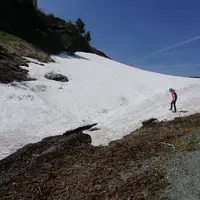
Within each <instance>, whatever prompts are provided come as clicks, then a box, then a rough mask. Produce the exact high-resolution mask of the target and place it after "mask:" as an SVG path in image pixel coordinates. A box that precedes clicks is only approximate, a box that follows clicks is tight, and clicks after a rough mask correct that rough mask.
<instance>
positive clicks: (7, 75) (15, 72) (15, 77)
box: [0, 46, 34, 83]
mask: <svg viewBox="0 0 200 200" xmlns="http://www.w3.org/2000/svg"><path fill="white" fill-rule="evenodd" d="M20 66H26V67H28V63H27V61H26V60H25V59H23V58H21V57H18V56H16V55H15V54H9V53H8V52H7V51H6V50H5V49H3V48H2V47H1V46H0V83H10V82H13V81H29V80H34V79H32V78H30V77H29V76H28V70H26V69H22V68H21V67H20Z"/></svg>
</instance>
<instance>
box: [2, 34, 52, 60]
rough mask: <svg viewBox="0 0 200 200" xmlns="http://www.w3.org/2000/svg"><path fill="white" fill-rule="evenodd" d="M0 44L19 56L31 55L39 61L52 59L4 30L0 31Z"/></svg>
mask: <svg viewBox="0 0 200 200" xmlns="http://www.w3.org/2000/svg"><path fill="white" fill-rule="evenodd" d="M0 46H1V47H3V48H5V49H6V50H7V51H8V52H9V53H11V54H15V55H16V56H19V57H21V56H26V57H32V58H35V59H38V60H39V61H41V62H50V61H52V60H51V58H50V56H49V55H48V54H46V53H44V52H43V51H41V50H39V49H37V48H35V47H34V46H33V45H32V44H30V43H28V42H26V41H25V40H23V39H21V38H19V37H17V36H15V35H12V34H9V33H7V32H4V31H0Z"/></svg>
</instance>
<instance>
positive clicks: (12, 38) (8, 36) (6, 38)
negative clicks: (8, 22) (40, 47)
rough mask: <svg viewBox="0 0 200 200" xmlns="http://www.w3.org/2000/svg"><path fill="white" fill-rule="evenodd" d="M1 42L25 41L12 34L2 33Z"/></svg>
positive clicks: (0, 32)
mask: <svg viewBox="0 0 200 200" xmlns="http://www.w3.org/2000/svg"><path fill="white" fill-rule="evenodd" d="M0 41H1V42H9V41H23V40H22V39H21V38H19V37H17V36H15V35H12V34H10V33H7V32H4V31H0Z"/></svg>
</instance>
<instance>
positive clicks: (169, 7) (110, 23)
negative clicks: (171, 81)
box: [38, 0, 200, 76]
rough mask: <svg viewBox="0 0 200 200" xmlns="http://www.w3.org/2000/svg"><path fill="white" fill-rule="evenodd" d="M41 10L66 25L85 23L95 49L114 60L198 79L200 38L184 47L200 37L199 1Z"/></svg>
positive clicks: (51, 0)
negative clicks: (75, 22)
mask: <svg viewBox="0 0 200 200" xmlns="http://www.w3.org/2000/svg"><path fill="white" fill-rule="evenodd" d="M38 4H39V7H40V8H42V9H43V10H44V11H45V12H46V13H53V14H55V15H56V16H59V17H61V18H63V19H65V20H72V21H75V20H76V19H77V18H78V17H81V18H82V19H83V21H84V22H85V24H86V29H87V30H89V31H90V32H91V36H92V42H91V43H92V45H93V46H95V47H97V48H98V49H100V50H103V51H104V52H105V53H106V54H108V55H109V56H110V57H111V58H112V59H114V60H117V61H119V62H122V63H125V64H128V65H133V66H136V67H138V68H142V69H147V70H151V71H156V72H161V73H167V74H172V75H181V76H190V75H199V76H200V37H199V38H196V39H195V40H194V41H191V42H188V43H185V44H184V41H187V40H189V39H191V38H194V37H197V36H200V1H199V0H123V1H122V0H115V1H114V0H113V1H111V0H101V1H97V0H38ZM182 42H183V45H181V44H182ZM176 44H180V45H177V46H176ZM173 46H175V47H173ZM167 47H172V48H167ZM166 48H167V49H166ZM165 49H166V50H165ZM160 50H161V51H160ZM154 52H158V53H154ZM148 55H150V56H149V57H148ZM146 56H147V57H146ZM145 57H146V58H145Z"/></svg>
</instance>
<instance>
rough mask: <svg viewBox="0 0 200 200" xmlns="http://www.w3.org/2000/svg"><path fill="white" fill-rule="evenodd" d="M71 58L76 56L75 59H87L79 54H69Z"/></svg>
mask: <svg viewBox="0 0 200 200" xmlns="http://www.w3.org/2000/svg"><path fill="white" fill-rule="evenodd" d="M70 57H71V58H76V59H83V60H89V59H88V58H85V57H83V56H79V55H76V54H75V55H70Z"/></svg>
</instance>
